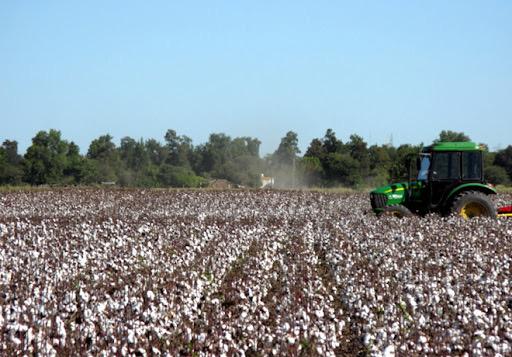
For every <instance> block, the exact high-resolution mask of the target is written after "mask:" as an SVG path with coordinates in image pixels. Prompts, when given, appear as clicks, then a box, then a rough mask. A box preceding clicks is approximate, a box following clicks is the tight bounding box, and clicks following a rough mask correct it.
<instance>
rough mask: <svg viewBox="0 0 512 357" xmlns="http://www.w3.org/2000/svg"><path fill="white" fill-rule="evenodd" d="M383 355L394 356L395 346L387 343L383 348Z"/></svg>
mask: <svg viewBox="0 0 512 357" xmlns="http://www.w3.org/2000/svg"><path fill="white" fill-rule="evenodd" d="M383 357H395V346H394V345H389V346H387V347H386V348H385V349H384V353H383Z"/></svg>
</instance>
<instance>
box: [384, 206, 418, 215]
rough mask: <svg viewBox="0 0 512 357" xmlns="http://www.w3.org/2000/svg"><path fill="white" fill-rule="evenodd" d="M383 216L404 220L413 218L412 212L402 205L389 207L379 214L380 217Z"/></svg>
mask: <svg viewBox="0 0 512 357" xmlns="http://www.w3.org/2000/svg"><path fill="white" fill-rule="evenodd" d="M382 216H387V217H398V218H404V217H410V216H412V212H411V211H409V209H408V208H407V207H405V206H402V205H396V206H388V207H386V208H384V210H383V211H382V212H381V213H380V214H379V217H382Z"/></svg>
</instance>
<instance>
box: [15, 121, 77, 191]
mask: <svg viewBox="0 0 512 357" xmlns="http://www.w3.org/2000/svg"><path fill="white" fill-rule="evenodd" d="M68 148H69V145H68V143H67V142H66V141H65V140H62V139H61V134H60V131H58V130H54V129H51V130H50V131H49V132H46V131H40V132H38V133H37V134H36V136H35V137H34V138H33V139H32V145H31V146H30V147H29V148H28V149H27V153H26V154H25V179H26V181H27V182H28V183H30V184H32V185H41V184H58V183H63V181H64V169H65V168H66V164H67V153H68Z"/></svg>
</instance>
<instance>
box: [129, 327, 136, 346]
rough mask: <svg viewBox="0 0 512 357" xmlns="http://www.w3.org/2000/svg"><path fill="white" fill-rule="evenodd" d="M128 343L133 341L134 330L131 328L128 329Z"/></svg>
mask: <svg viewBox="0 0 512 357" xmlns="http://www.w3.org/2000/svg"><path fill="white" fill-rule="evenodd" d="M128 343H131V344H134V343H135V332H134V331H133V330H128Z"/></svg>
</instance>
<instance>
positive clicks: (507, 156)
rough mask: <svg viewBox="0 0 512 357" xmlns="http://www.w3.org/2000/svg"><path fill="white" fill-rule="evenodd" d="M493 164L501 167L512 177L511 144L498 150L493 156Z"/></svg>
mask: <svg viewBox="0 0 512 357" xmlns="http://www.w3.org/2000/svg"><path fill="white" fill-rule="evenodd" d="M494 164H495V165H497V166H500V167H503V168H504V169H505V171H506V172H507V174H508V177H509V178H510V179H512V145H509V146H507V147H506V148H505V149H503V150H499V151H498V152H497V153H496V156H495V158H494Z"/></svg>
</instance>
